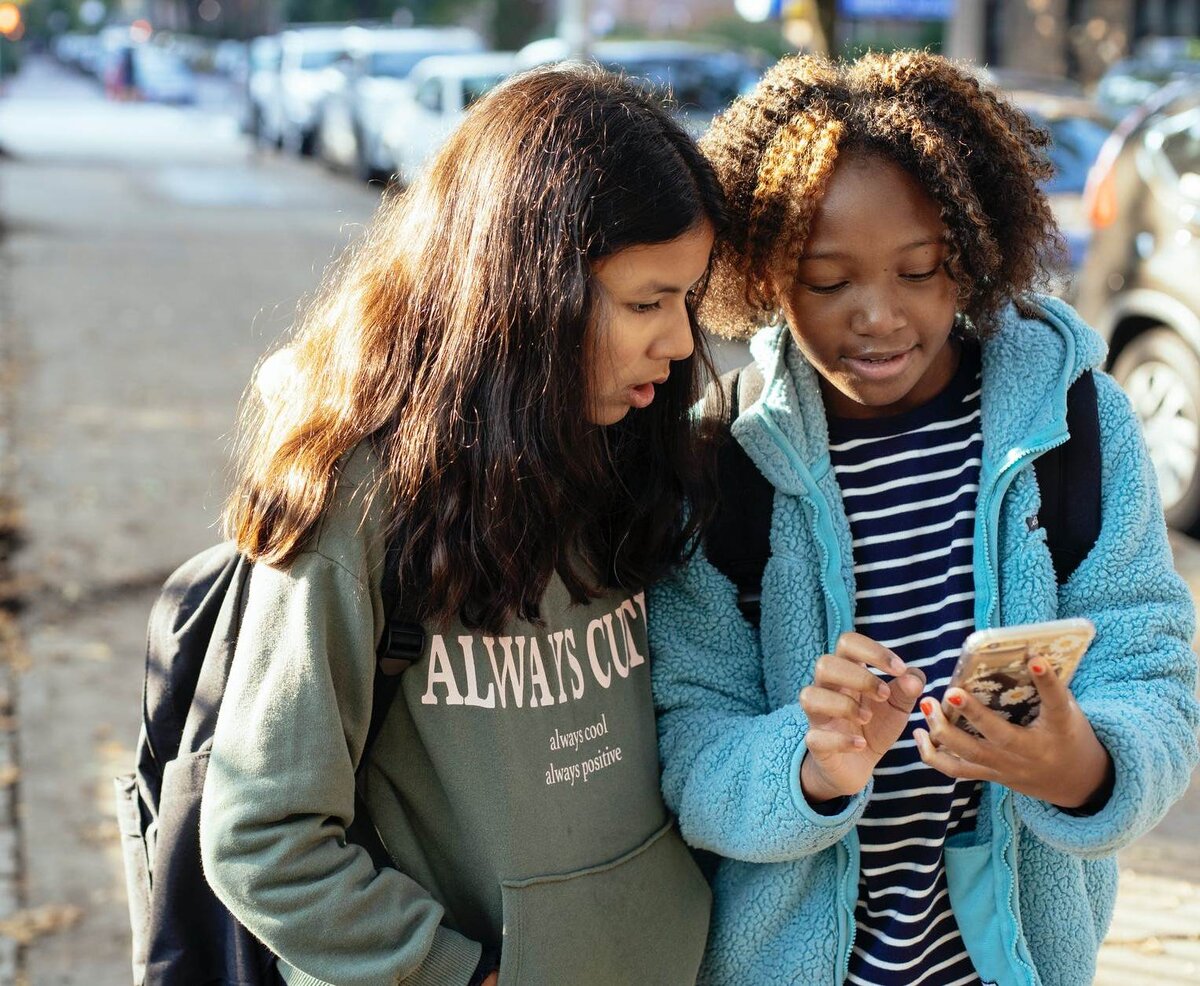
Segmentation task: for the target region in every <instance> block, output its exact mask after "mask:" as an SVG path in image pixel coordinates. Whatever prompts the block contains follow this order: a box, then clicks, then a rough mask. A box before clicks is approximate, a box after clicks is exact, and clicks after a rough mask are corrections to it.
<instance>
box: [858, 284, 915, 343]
mask: <svg viewBox="0 0 1200 986" xmlns="http://www.w3.org/2000/svg"><path fill="white" fill-rule="evenodd" d="M903 325H904V312H903V310H902V309H901V307H900V304H899V301H898V299H897V298H896V297H895V295H893V294H892V292H890V291H886V290H880V291H872V292H868V293H866V294H864V296H863V303H862V305H861V306H860V307H859V309H858V310H857V311H856V312H855V313H854V316H853V318H852V319H851V323H850V326H851V328H852V329H853V330H854V331H855V332H857V333H858V334H859V335H866V336H883V335H887V334H888V333H890V332H894V331H895V330H896V329H898V328H901V327H902V326H903Z"/></svg>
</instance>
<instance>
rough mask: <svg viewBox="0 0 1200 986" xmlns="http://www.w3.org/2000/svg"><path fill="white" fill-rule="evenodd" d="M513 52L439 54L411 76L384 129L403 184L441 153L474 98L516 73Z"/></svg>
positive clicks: (390, 156) (386, 144)
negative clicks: (404, 93)
mask: <svg viewBox="0 0 1200 986" xmlns="http://www.w3.org/2000/svg"><path fill="white" fill-rule="evenodd" d="M516 67H517V61H516V55H514V54H512V53H511V52H487V53H483V54H478V55H436V56H434V57H432V58H426V59H425V60H424V61H422V62H421V63H420V64H418V65H417V66H416V67H415V68H414V69H413V70H412V74H411V75H410V76H409V84H410V87H411V91H410V92H409V94H408V95H407V96H406V98H404V99H403V100H401V101H400V102H398V103H397V104H396V107H395V109H394V110H393V111H392V113H391V114H390V116H389V117H388V121H387V124H386V126H385V127H384V130H383V145H384V152H385V153H386V154H387V156H388V159H389V160H390V161H391V162H392V171H393V173H394V174H395V176H396V181H397V183H399V184H400V185H402V186H403V185H407V184H408V183H409V182H411V181H412V179H413V178H414V177H415V176H416V174H417V173H418V172H419V171H420V170H421V168H422V167H423V166H424V165H425V163H426V162H427V161H428V160H429V159H430V158H432V157H433V156H434V154H436V153H437V151H438V150H439V149H440V148H441V146H442V144H443V143H444V142H445V140H446V137H447V136H449V134H450V131H451V130H453V129H454V128H455V127H456V126H458V123H459V121H461V120H462V118H463V114H464V113H465V112H466V111H467V107H469V106H470V105H471V104H472V103H473V102H475V100H477V99H478V98H479V97H480V96H483V95H484V94H486V93H487V92H489V91H490V90H492V89H494V88H495V87H496V86H497V85H499V84H500V83H501V82H503V81H504V80H505V79H506V78H508V76H509V75H511V74H512V73H513V72H514V71H515V70H516Z"/></svg>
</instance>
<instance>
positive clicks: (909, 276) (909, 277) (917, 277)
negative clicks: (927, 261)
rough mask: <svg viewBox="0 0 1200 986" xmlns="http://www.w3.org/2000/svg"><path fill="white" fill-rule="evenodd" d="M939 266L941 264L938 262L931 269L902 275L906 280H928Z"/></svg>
mask: <svg viewBox="0 0 1200 986" xmlns="http://www.w3.org/2000/svg"><path fill="white" fill-rule="evenodd" d="M940 268H941V264H938V266H937V267H934V268H933V270H927V271H925V273H924V274H904V275H902V276H903V278H904V279H905V280H906V281H928V280H929V279H930V278H931V277H933V275H934V274H936V273H937V272H938V270H939V269H940Z"/></svg>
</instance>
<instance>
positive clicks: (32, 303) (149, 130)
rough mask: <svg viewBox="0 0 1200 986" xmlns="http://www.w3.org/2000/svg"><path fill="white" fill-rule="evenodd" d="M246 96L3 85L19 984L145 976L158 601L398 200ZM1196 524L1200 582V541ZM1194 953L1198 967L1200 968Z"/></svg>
mask: <svg viewBox="0 0 1200 986" xmlns="http://www.w3.org/2000/svg"><path fill="white" fill-rule="evenodd" d="M214 93H215V94H214ZM232 112H233V107H232V106H229V105H223V104H222V102H221V100H220V98H219V88H218V89H217V90H215V91H213V92H210V93H209V98H208V99H206V101H205V103H204V104H203V106H202V107H201V108H200V109H191V110H179V109H167V108H162V107H153V106H136V105H115V104H111V103H106V102H105V101H104V100H103V99H102V97H101V96H100V94H99V93H98V91H97V89H96V87H95V86H94V85H93V84H92V83H90V82H87V81H85V80H82V79H80V78H79V77H77V76H72V75H69V74H66V73H63V72H61V71H60V70H58V69H57V68H55V67H54V66H52V65H50V64H48V63H46V62H39V61H36V60H35V61H31V62H30V63H29V65H28V67H27V71H26V72H25V73H24V75H22V76H21V77H19V78H18V79H17V80H16V81H15V82H14V83H13V84H12V85H11V86H10V87H9V89H8V92H7V93H6V94H5V95H4V96H3V97H2V98H0V147H2V148H3V150H4V156H3V157H0V219H2V222H3V224H4V225H3V233H4V238H3V240H2V241H0V494H3V495H5V496H7V497H8V498H9V502H10V503H11V504H13V505H14V506H15V511H16V512H15V514H12V513H11V512H10V516H12V517H14V518H15V523H14V524H12V525H11V526H12V527H13V528H14V529H15V530H16V531H18V532H19V534H20V538H21V541H22V542H23V546H22V547H21V550H20V551H19V552H17V553H16V554H15V559H14V561H13V569H14V570H13V571H12V572H11V573H10V575H11V576H12V578H13V579H14V580H15V581H12V580H10V582H9V583H8V585H9V587H10V589H12V588H15V591H16V593H17V594H18V595H19V597H20V600H21V601H22V603H23V606H24V609H23V611H22V613H21V616H20V620H19V623H18V627H19V631H20V633H19V635H18V636H16V637H14V636H13V635H12V634H4V633H3V630H4V625H3V624H2V623H0V644H5V643H6V646H7V649H8V653H7V657H8V663H7V665H6V666H5V667H4V668H3V675H0V737H4V738H3V739H0V943H7V944H6V946H5V947H0V982H25V983H28V984H30V986H51V984H56V986H57V984H62V986H66V984H71V986H85V984H86V986H118V984H121V986H124V984H127V983H128V982H129V965H128V925H127V919H126V915H125V911H124V906H125V905H124V892H123V882H122V876H121V868H120V860H119V852H118V845H117V841H116V837H115V823H114V818H113V811H112V808H111V787H110V777H111V776H112V775H113V774H115V773H117V772H119V771H122V770H125V769H127V768H128V766H129V764H130V762H131V758H132V750H133V745H134V742H135V739H136V732H137V723H138V709H139V689H140V684H141V674H142V656H143V649H144V632H145V630H144V628H145V621H146V616H147V613H148V611H149V606H150V602H151V600H152V599H153V596H154V594H155V591H156V589H157V586H158V585H159V584H160V583H161V581H162V579H163V578H164V577H165V576H166V574H167V573H168V572H169V571H170V570H171V569H172V568H173V567H174V566H175V565H176V564H177V563H178V562H179V561H181V560H182V559H183V558H185V557H187V556H188V555H189V554H191V553H192V552H194V551H196V550H198V549H200V548H202V547H204V546H205V545H207V544H209V543H211V542H213V541H214V540H215V539H216V538H217V536H218V535H217V530H216V527H215V525H216V521H217V517H218V513H219V509H220V505H221V502H222V499H223V496H224V493H225V490H226V483H227V473H226V467H227V463H228V457H229V452H230V442H231V435H232V429H233V427H234V421H235V411H236V406H237V402H238V398H239V395H240V394H241V391H242V388H243V387H244V386H245V383H246V381H247V380H248V379H249V376H250V373H251V371H252V369H253V367H254V365H255V363H256V361H257V360H258V358H259V357H260V356H261V354H262V353H263V352H264V350H265V349H266V348H268V346H269V345H270V343H271V342H272V340H274V339H275V338H276V337H277V336H278V335H279V334H280V333H281V332H282V331H283V330H284V329H286V327H287V326H288V324H289V322H290V321H291V318H292V316H293V314H294V312H295V310H296V306H297V304H298V303H299V302H300V300H301V299H302V297H303V296H304V295H305V294H306V293H309V292H311V291H313V290H314V289H315V287H316V286H317V284H318V282H319V279H320V274H321V271H322V270H323V268H324V266H325V265H326V263H327V262H328V261H329V260H330V259H331V258H332V257H333V256H335V254H336V253H337V252H338V251H339V249H340V248H341V247H342V246H343V245H344V244H346V243H347V242H348V241H349V240H350V239H351V238H352V236H353V235H354V232H355V231H356V230H357V229H358V228H360V226H361V224H362V223H363V222H365V221H366V220H367V219H369V217H370V216H371V214H372V211H373V209H374V207H375V205H376V204H377V202H378V191H377V190H372V189H369V188H366V187H363V186H361V185H358V184H356V183H354V182H352V181H349V180H346V179H342V178H337V177H334V176H331V175H328V174H326V173H325V172H323V171H322V170H321V169H320V168H319V167H318V166H317V165H315V164H312V163H310V162H298V161H294V160H288V159H283V158H280V157H278V156H275V155H273V154H260V153H256V152H255V151H254V150H253V149H252V148H250V147H249V145H248V144H247V142H246V141H245V140H244V139H243V138H242V137H240V135H239V134H238V133H237V132H236V128H235V126H234V123H233V116H232ZM3 514H4V510H3V508H2V505H0V515H3ZM2 519H3V517H2V516H0V520H2ZM0 527H3V524H0ZM2 537H3V531H2V530H0V538H2ZM6 543H11V538H10V539H9V542H6ZM1176 547H1177V559H1178V562H1179V566H1180V570H1181V571H1183V572H1184V574H1185V575H1186V576H1187V577H1188V578H1189V581H1191V583H1192V584H1193V586H1194V587H1198V588H1200V548H1198V547H1197V546H1196V545H1195V544H1194V543H1192V542H1190V541H1179V542H1178V543H1177V545H1176ZM4 551H5V543H0V561H2V560H3V554H4ZM6 704H7V705H8V706H10V708H7V709H6V708H5V705H6ZM1198 837H1200V795H1198V794H1197V789H1196V785H1193V791H1192V794H1191V795H1190V797H1189V799H1188V802H1185V803H1184V804H1183V805H1181V806H1180V807H1177V808H1176V810H1175V811H1174V812H1172V814H1171V815H1170V816H1169V817H1168V819H1167V820H1166V821H1165V822H1164V823H1163V824H1162V826H1160V828H1159V829H1158V830H1157V831H1156V832H1155V833H1154V834H1153V835H1152V836H1151V837H1149V838H1147V839H1146V840H1144V841H1143V842H1142V843H1141V844H1140V845H1138V846H1136V847H1135V848H1134V849H1132V850H1130V852H1129V853H1127V854H1126V857H1125V859H1124V860H1123V862H1124V863H1125V864H1126V868H1127V869H1128V870H1129V871H1130V872H1131V873H1133V872H1135V871H1136V874H1140V875H1142V876H1144V877H1145V878H1147V879H1161V880H1163V881H1165V883H1153V884H1151V885H1147V884H1144V883H1142V884H1138V886H1139V887H1140V888H1142V889H1145V890H1146V892H1147V893H1149V894H1150V895H1151V896H1152V897H1153V898H1154V899H1156V900H1161V899H1162V898H1163V894H1168V895H1169V894H1170V893H1176V894H1180V893H1183V892H1184V891H1185V890H1186V889H1187V887H1189V886H1191V885H1193V884H1200V853H1198V852H1197V850H1196V846H1197V844H1198V843H1200V838H1198ZM1164 886H1165V887H1166V889H1165V890H1164V889H1163V888H1164ZM1147 887H1149V889H1146V888H1147ZM1139 910H1140V912H1141V913H1142V914H1143V915H1144V914H1145V913H1147V911H1146V909H1145V908H1141V909H1139ZM1177 910H1178V909H1177ZM1179 913H1183V912H1182V911H1180V912H1179ZM1187 913H1189V914H1190V913H1191V912H1190V911H1189V912H1187ZM1197 913H1200V912H1197ZM1163 927H1165V926H1164V925H1162V922H1160V921H1158V920H1157V919H1155V920H1154V922H1152V923H1151V930H1150V932H1146V930H1145V928H1144V927H1141V926H1138V925H1137V924H1136V922H1134V923H1133V924H1126V925H1121V930H1122V933H1123V934H1124V933H1126V932H1128V934H1127V939H1128V941H1129V942H1130V943H1132V944H1131V945H1130V946H1129V948H1122V949H1116V950H1110V952H1109V953H1107V954H1111V955H1113V956H1115V957H1116V958H1115V959H1112V960H1110V965H1111V968H1112V969H1114V970H1117V971H1115V972H1113V975H1114V976H1115V977H1116V978H1114V979H1113V980H1112V981H1114V982H1115V981H1117V980H1118V979H1119V980H1120V981H1121V982H1122V983H1125V984H1127V986H1128V984H1132V983H1134V982H1137V981H1138V980H1137V976H1136V969H1137V968H1144V967H1145V965H1146V961H1147V960H1146V959H1145V958H1144V957H1143V956H1144V954H1145V941H1146V939H1147V936H1148V935H1151V934H1152V933H1157V932H1159V931H1162V928H1163ZM1184 930H1185V932H1186V928H1185V929H1184ZM1163 933H1164V934H1167V932H1163ZM1181 934H1182V935H1184V937H1186V934H1184V932H1181ZM14 936H16V937H15V938H14ZM22 937H24V938H25V939H27V941H26V943H25V944H24V945H22V946H21V947H20V948H19V949H18V948H15V947H14V946H13V942H14V941H16V940H18V939H20V938H22ZM1139 949H1141V951H1138V950H1139ZM1130 956H1132V957H1133V958H1132V959H1129V957H1130ZM1127 959H1129V965H1130V969H1131V970H1132V971H1128V972H1127V971H1123V970H1124V969H1125V966H1124V965H1121V964H1120V963H1125V962H1126V960H1127ZM1118 960H1119V962H1118ZM1180 961H1182V962H1183V963H1184V965H1183V966H1182V968H1184V970H1185V971H1184V973H1182V974H1181V976H1182V978H1179V979H1177V980H1175V981H1178V982H1185V981H1194V980H1189V979H1187V978H1186V976H1187V975H1190V973H1188V972H1187V970H1188V969H1189V968H1190V969H1196V970H1197V976H1198V978H1200V967H1197V966H1196V965H1195V964H1194V963H1193V964H1192V965H1191V966H1189V965H1188V964H1187V963H1188V962H1191V961H1192V960H1191V959H1190V958H1188V956H1187V955H1185V956H1184V958H1183V959H1182V960H1180ZM1113 962H1117V963H1118V964H1116V965H1112V963H1113ZM1146 981H1156V982H1168V981H1171V980H1170V979H1169V978H1157V979H1154V980H1146Z"/></svg>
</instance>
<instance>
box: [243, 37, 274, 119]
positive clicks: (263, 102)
mask: <svg viewBox="0 0 1200 986" xmlns="http://www.w3.org/2000/svg"><path fill="white" fill-rule="evenodd" d="M280 57H281V53H280V47H279V35H277V34H271V35H263V36H262V37H258V38H255V39H254V40H253V41H251V42H250V43H249V45H247V47H246V79H245V94H246V103H245V111H244V113H243V114H242V130H243V132H245V133H248V134H250V136H252V137H254V138H255V140H259V141H262V142H263V143H267V142H273V141H274V140H275V136H274V135H275V134H278V133H279V122H278V121H279V113H278V105H279V61H280ZM268 116H269V117H271V118H272V119H271V123H270V124H268V123H267V121H266V118H267V117H268Z"/></svg>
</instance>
